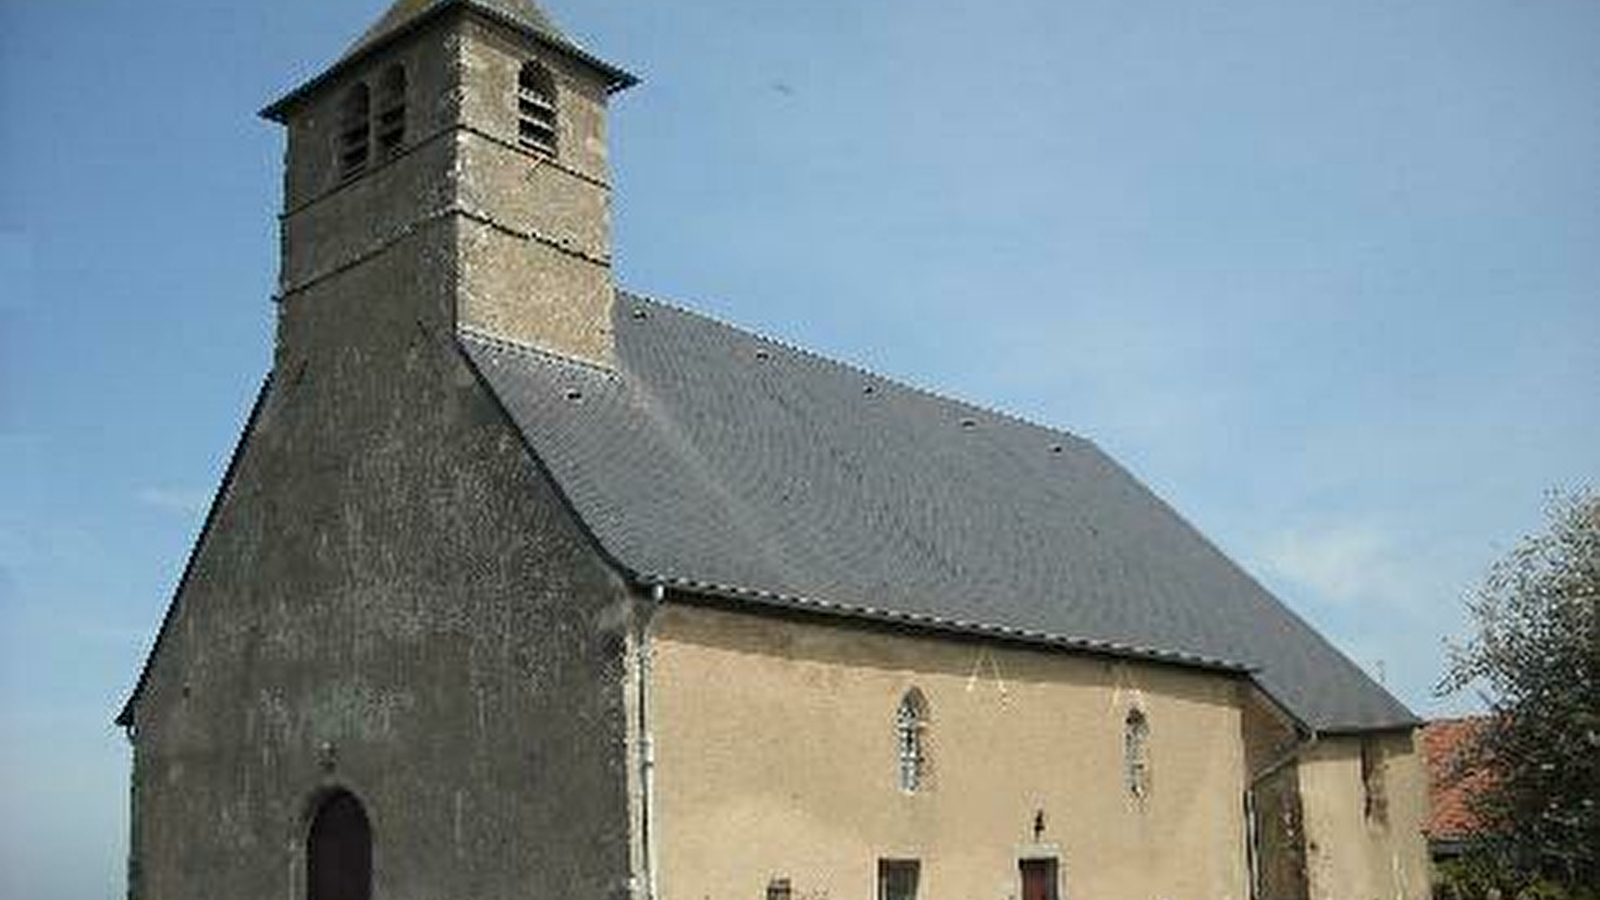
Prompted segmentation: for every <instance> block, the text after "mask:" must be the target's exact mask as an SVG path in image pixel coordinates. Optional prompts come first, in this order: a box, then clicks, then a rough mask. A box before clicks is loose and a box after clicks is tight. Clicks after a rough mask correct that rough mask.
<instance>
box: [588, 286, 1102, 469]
mask: <svg viewBox="0 0 1600 900" xmlns="http://www.w3.org/2000/svg"><path fill="white" fill-rule="evenodd" d="M618 295H619V296H622V297H627V298H629V299H632V300H636V301H642V302H644V303H649V304H652V305H655V306H659V307H662V308H665V309H669V310H672V311H673V312H676V313H679V314H680V315H685V316H690V317H693V318H696V319H699V320H701V321H704V322H709V323H711V324H713V325H716V326H719V327H721V328H726V329H728V330H730V331H735V332H738V333H739V334H742V335H745V336H747V337H752V338H755V339H756V340H758V341H761V342H763V343H766V344H771V345H773V346H775V347H779V348H781V349H783V350H786V351H788V352H790V353H793V354H795V355H797V356H801V357H805V358H807V359H811V360H815V361H817V362H820V363H824V364H827V365H830V366H834V367H837V368H840V369H844V370H845V371H847V372H850V373H852V374H855V375H857V376H860V377H864V378H869V379H873V380H875V381H878V382H882V383H885V384H888V385H891V386H893V387H896V388H899V389H900V390H903V391H906V392H908V393H912V394H917V395H919V396H922V397H926V398H928V399H930V400H936V401H938V402H940V403H949V404H954V405H956V406H961V407H964V408H966V409H967V410H969V411H971V412H975V413H981V414H983V415H986V416H991V417H993V418H995V419H998V420H1001V421H1004V422H1009V423H1010V424H1013V425H1021V426H1024V427H1027V428H1034V429H1038V430H1040V431H1044V432H1048V433H1050V434H1052V435H1056V436H1059V437H1063V438H1068V439H1071V440H1074V441H1077V442H1079V443H1081V444H1084V445H1087V446H1089V447H1093V448H1094V449H1096V450H1100V445H1099V444H1097V443H1095V441H1094V440H1093V439H1092V438H1088V437H1085V436H1083V435H1081V434H1076V433H1074V432H1071V431H1068V430H1066V429H1065V428H1058V427H1056V426H1053V425H1045V424H1043V423H1040V422H1035V421H1033V420H1031V419H1027V418H1025V417H1023V416H1022V415H1020V414H1018V413H1013V412H1007V411H1005V410H1003V409H999V408H997V407H994V406H986V405H984V404H982V403H978V402H975V401H972V400H964V399H962V398H960V397H954V396H951V395H949V394H943V393H940V392H939V391H936V390H934V389H932V388H926V387H922V386H920V385H917V384H913V383H911V382H910V381H907V380H904V379H901V378H897V377H895V376H892V375H884V374H883V373H881V372H874V371H873V370H871V369H868V368H867V367H865V366H863V365H861V364H859V363H854V362H850V361H848V360H842V359H837V358H834V357H832V356H826V355H824V354H822V353H818V352H817V351H815V350H809V349H807V348H805V347H802V346H800V345H799V344H797V343H794V342H792V341H789V340H787V339H784V338H778V337H772V336H770V335H767V334H763V333H761V332H759V331H756V330H754V329H752V328H746V327H744V326H742V325H735V324H733V323H732V322H728V321H725V320H723V319H719V318H717V317H716V316H713V315H710V314H707V313H704V312H700V311H699V310H695V309H691V308H689V307H687V306H684V305H683V304H681V303H676V302H673V301H669V300H662V299H660V298H659V297H653V296H650V295H648V294H643V293H640V292H637V291H633V290H624V289H621V288H619V289H618ZM1102 452H1104V451H1102Z"/></svg>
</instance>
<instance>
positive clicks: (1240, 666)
mask: <svg viewBox="0 0 1600 900" xmlns="http://www.w3.org/2000/svg"><path fill="white" fill-rule="evenodd" d="M637 580H638V582H639V584H640V585H641V586H643V587H655V586H657V585H660V586H662V587H666V588H671V589H673V590H676V591H680V592H682V593H686V594H690V595H700V596H704V597H708V598H718V599H729V600H740V601H746V602H754V603H759V604H763V605H766V606H770V607H775V608H781V609H791V610H799V611H807V612H816V613H821V614H824V615H832V616H838V617H841V618H850V619H858V620H864V621H869V622H876V623H880V624H888V625H901V626H905V627H909V628H915V629H919V630H925V631H931V632H939V633H944V634H959V635H968V636H976V637H989V638H995V639H998V640H1004V641H1010V642H1014V643H1019V644H1028V645H1032V646H1036V647H1055V648H1059V649H1065V650H1075V651H1078V652H1082V653H1091V654H1095V655H1098V656H1111V657H1117V658H1121V659H1138V660H1144V661H1147V662H1156V663H1164V664H1168V665H1175V666H1182V667H1185V668H1197V669H1209V670H1212V671H1223V672H1229V673H1233V674H1238V675H1250V674H1253V673H1254V672H1255V671H1257V669H1256V668H1255V667H1254V666H1251V665H1248V664H1246V663H1242V662H1238V661H1235V660H1227V659H1219V658H1216V657H1209V656H1203V655H1199V654H1190V653H1182V652H1177V651H1171V650H1159V649H1155V648H1151V647H1139V646H1135V645H1132V644H1122V643H1118V642H1116V641H1106V640H1100V639H1096V638H1085V637H1073V636H1070V635H1058V634H1049V633H1047V632H1042V631H1031V630H1028V629H1025V628H1016V627H1013V626H1009V625H998V624H993V623H987V622H973V621H965V620H961V619H949V618H944V617H942V616H936V615H931V614H927V613H913V612H904V611H900V610H892V609H878V608H874V607H869V606H858V605H854V604H848V603H839V602H836V601H833V600H823V599H820V598H816V597H802V596H797V595H790V594H779V593H774V592H772V591H764V590H760V589H756V588H745V587H739V586H735V585H724V584H711V583H708V582H703V581H697V580H695V579H692V578H683V577H677V576H659V575H643V576H637Z"/></svg>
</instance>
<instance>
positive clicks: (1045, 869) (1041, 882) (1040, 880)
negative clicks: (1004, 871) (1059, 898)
mask: <svg viewBox="0 0 1600 900" xmlns="http://www.w3.org/2000/svg"><path fill="white" fill-rule="evenodd" d="M1020 865H1021V866H1022V900H1056V861H1055V860H1053V859H1025V860H1022V862H1021V863H1020Z"/></svg>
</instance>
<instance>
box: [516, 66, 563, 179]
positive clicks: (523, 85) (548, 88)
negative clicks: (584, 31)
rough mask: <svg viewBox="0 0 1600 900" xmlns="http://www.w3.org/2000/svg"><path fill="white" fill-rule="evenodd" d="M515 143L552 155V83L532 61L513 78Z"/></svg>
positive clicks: (554, 117)
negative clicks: (515, 80) (515, 116)
mask: <svg viewBox="0 0 1600 900" xmlns="http://www.w3.org/2000/svg"><path fill="white" fill-rule="evenodd" d="M517 142H518V143H520V144H521V145H522V146H524V147H526V148H528V149H529V150H533V151H535V152H538V153H544V154H547V155H549V156H554V155H555V152H556V82H555V79H554V78H552V77H550V72H549V71H548V70H546V69H545V67H544V66H541V65H539V64H538V63H536V62H528V63H524V64H523V66H522V72H521V73H520V74H519V75H518V76H517Z"/></svg>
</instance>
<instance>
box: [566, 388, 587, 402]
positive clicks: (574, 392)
mask: <svg viewBox="0 0 1600 900" xmlns="http://www.w3.org/2000/svg"><path fill="white" fill-rule="evenodd" d="M567 399H568V400H571V401H572V402H574V403H577V402H578V401H579V400H582V399H583V391H580V390H578V389H577V388H568V389H567Z"/></svg>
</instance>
